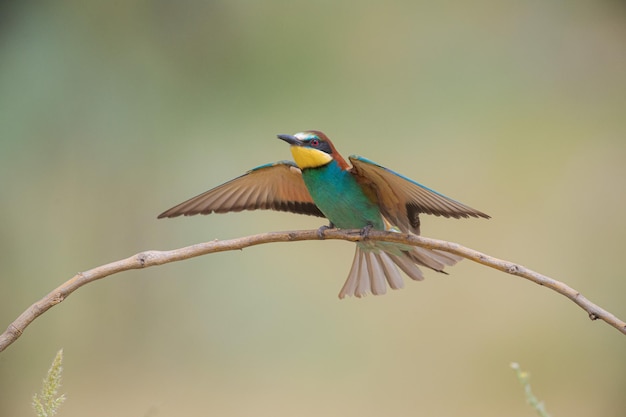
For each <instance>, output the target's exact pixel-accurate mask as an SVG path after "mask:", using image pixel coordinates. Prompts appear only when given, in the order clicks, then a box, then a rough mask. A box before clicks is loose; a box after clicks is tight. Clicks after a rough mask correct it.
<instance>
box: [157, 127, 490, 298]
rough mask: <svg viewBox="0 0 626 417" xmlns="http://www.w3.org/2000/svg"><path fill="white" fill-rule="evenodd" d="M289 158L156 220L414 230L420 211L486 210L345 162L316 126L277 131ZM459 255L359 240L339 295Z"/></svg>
mask: <svg viewBox="0 0 626 417" xmlns="http://www.w3.org/2000/svg"><path fill="white" fill-rule="evenodd" d="M277 138H278V139H281V140H283V141H285V142H287V143H288V144H289V145H290V149H291V154H292V156H293V159H294V161H295V162H292V161H287V160H283V161H279V162H274V163H269V164H265V165H261V166H259V167H256V168H253V169H251V170H249V171H247V172H246V173H245V174H243V175H241V176H239V177H237V178H235V179H233V180H230V181H228V182H226V183H224V184H222V185H219V186H217V187H215V188H213V189H211V190H209V191H206V192H204V193H202V194H200V195H198V196H196V197H193V198H191V199H189V200H187V201H184V202H183V203H180V204H178V205H176V206H174V207H172V208H170V209H169V210H166V211H165V212H163V213H161V214H160V215H159V216H158V218H159V219H161V218H172V217H178V216H181V215H183V216H192V215H196V214H211V213H226V212H240V211H243V210H257V209H265V210H276V211H283V212H291V213H296V214H303V215H310V216H317V217H324V218H326V219H327V220H328V221H329V224H328V225H324V226H322V227H321V228H320V229H319V230H320V232H322V231H323V230H324V229H326V228H338V229H361V230H362V232H363V233H364V234H365V235H366V234H367V232H368V231H369V230H385V231H392V232H398V233H406V234H413V235H419V234H420V218H419V215H420V214H430V215H435V216H443V217H447V218H456V219H459V218H468V217H475V218H485V219H489V218H490V216H489V215H487V214H485V213H483V212H481V211H478V210H476V209H473V208H471V207H469V206H467V205H465V204H463V203H460V202H459V201H456V200H453V199H451V198H449V197H446V196H445V195H443V194H441V193H438V192H437V191H434V190H432V189H430V188H428V187H426V186H424V185H422V184H420V183H418V182H416V181H413V180H411V179H409V178H408V177H405V176H404V175H401V174H399V173H397V172H395V171H392V170H391V169H388V168H385V167H383V166H382V165H379V164H377V163H375V162H373V161H371V160H369V159H367V158H364V157H361V156H358V155H351V156H349V157H348V160H349V162H348V161H346V160H345V159H344V158H343V157H342V156H341V154H339V152H338V151H337V149H336V148H335V146H334V145H333V143H332V142H331V140H330V139H329V138H328V137H327V136H326V135H325V134H324V133H322V132H321V131H318V130H307V131H303V132H299V133H296V134H294V135H287V134H279V135H277ZM461 259H462V258H461V257H459V256H457V255H454V254H450V253H447V252H443V251H438V250H434V249H426V248H421V247H414V246H409V245H405V244H398V243H391V242H380V241H374V240H369V239H363V240H361V241H359V242H356V251H355V255H354V259H353V261H352V267H351V269H350V272H349V274H348V278H347V279H346V281H345V284H344V285H343V287H342V288H341V291H340V292H339V298H340V299H342V298H344V297H346V296H355V297H359V298H360V297H363V296H365V295H367V294H369V293H371V294H374V295H382V294H385V293H386V292H387V285H388V286H389V287H390V288H391V289H394V290H395V289H400V288H403V287H404V280H403V278H402V276H401V274H400V272H399V271H400V270H401V271H403V272H404V273H405V274H406V275H407V276H408V277H409V278H411V279H413V280H415V281H421V280H423V279H424V275H423V273H422V270H421V269H420V266H422V267H426V268H429V269H432V270H434V271H437V272H440V273H444V274H447V272H445V271H444V268H445V267H446V266H452V265H454V264H456V263H457V262H458V261H460V260H461Z"/></svg>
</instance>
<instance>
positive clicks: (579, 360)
mask: <svg viewBox="0 0 626 417" xmlns="http://www.w3.org/2000/svg"><path fill="white" fill-rule="evenodd" d="M625 40H626V7H624V4H623V3H621V2H617V1H582V0H579V1H555V2H514V1H505V2H501V1H495V0H484V1H478V2H430V1H408V0H406V1H386V2H376V1H360V2H357V1H350V2H334V1H318V2H308V1H291V2H289V1H264V2H258V1H245V0H230V1H198V0H194V1H192V0H185V1H178V2H173V1H163V0H160V1H157V0H153V1H140V0H136V1H126V2H119V1H118V2H107V1H89V2H80V1H70V0H65V1H63V0H60V1H55V2H45V1H44V2H29V1H25V2H13V3H11V2H7V3H2V5H0V191H1V194H0V195H1V200H0V201H1V220H0V249H1V258H0V259H1V261H0V318H1V319H2V323H0V325H1V326H2V329H4V328H5V326H6V325H8V324H9V323H10V322H11V321H13V320H14V319H15V318H16V317H17V316H18V315H19V314H20V313H21V312H22V311H23V310H24V309H25V308H26V307H28V306H29V305H30V304H31V303H33V302H34V301H36V300H38V299H39V298H40V297H42V296H43V295H45V294H46V293H48V292H49V291H50V290H51V289H53V288H54V287H56V286H57V285H59V284H60V283H62V282H63V281H65V280H66V279H68V278H70V277H71V276H72V275H73V274H75V273H76V272H77V271H82V270H86V269H89V268H92V267H95V266H98V265H101V264H103V263H106V262H110V261H113V260H117V259H121V258H125V257H127V256H130V255H132V254H134V253H136V252H139V251H142V250H147V249H172V248H177V247H180V246H185V245H189V244H193V243H196V242H202V241H208V240H212V239H215V238H219V239H226V238H233V237H239V236H245V235H249V234H253V233H258V232H264V231H271V230H290V229H300V228H316V227H318V226H320V225H321V224H323V222H321V221H320V220H319V219H314V218H308V217H304V216H302V217H300V216H295V215H290V214H284V213H282V214H281V213H272V212H246V213H237V214H226V215H213V216H208V217H202V216H199V217H192V218H178V219H168V220H159V221H157V220H156V216H157V214H159V213H160V212H162V211H163V210H165V209H167V208H169V207H171V206H173V205H174V204H176V203H179V202H181V201H183V200H185V199H187V198H189V197H192V196H194V195H196V194H198V193H200V192H202V191H205V190H207V189H209V188H211V187H213V186H215V185H217V184H220V183H222V182H224V181H226V180H228V179H231V178H233V177H235V176H238V175H240V174H242V173H243V172H244V171H245V170H247V169H249V168H252V167H255V166H257V165H260V164H263V163H266V162H272V161H276V160H281V159H289V158H291V155H290V153H289V149H288V147H287V146H286V145H285V144H284V143H282V142H279V141H278V140H276V139H275V134H277V133H294V132H297V131H302V130H306V129H319V130H323V131H324V132H326V133H327V134H328V135H329V136H330V137H331V138H332V139H333V140H334V141H335V144H336V145H337V147H338V149H339V150H340V152H342V153H343V154H344V155H346V156H347V155H349V154H351V153H358V154H360V155H363V156H366V157H368V158H371V159H373V160H375V161H377V162H379V163H381V164H383V165H386V166H389V167H391V168H393V169H395V170H397V171H399V172H401V173H403V174H405V175H408V176H409V177H411V178H413V179H415V180H418V181H420V182H422V183H424V184H426V185H428V186H430V187H433V188H434V189H436V190H438V191H440V192H443V193H445V194H447V195H449V196H451V197H454V198H456V199H459V200H460V201H463V202H464V203H466V204H468V205H470V206H473V207H475V208H477V209H479V210H483V211H485V212H487V213H489V214H490V215H492V216H493V218H492V219H491V220H489V221H486V220H463V221H457V220H446V219H440V218H436V217H428V216H424V217H423V218H422V231H423V234H424V235H425V236H428V237H434V238H440V239H445V240H451V241H455V242H459V243H461V244H463V245H466V246H469V247H472V248H474V249H477V250H480V251H483V252H485V253H488V254H491V255H493V256H496V257H500V258H504V259H508V260H511V261H515V262H519V263H521V264H523V265H525V266H528V267H530V268H532V269H535V270H537V271H540V272H542V273H545V274H548V275H550V276H553V277H554V278H557V279H561V280H563V281H565V282H567V283H568V284H569V285H571V286H573V287H574V288H576V289H578V290H580V291H581V292H582V293H583V294H584V295H586V296H587V297H588V298H590V299H591V300H592V301H594V302H596V303H598V304H599V305H601V306H603V307H604V308H606V309H608V310H610V311H611V312H613V313H614V314H616V315H617V316H619V317H621V318H622V319H623V318H626V303H625V301H626V280H625V278H624V272H623V266H622V263H621V260H622V259H623V258H624V249H625V245H624V237H625V236H626V220H625V219H624V213H625V211H626V191H625V187H626V185H625V184H626V163H625V158H626V47H625ZM353 250H354V247H353V245H352V244H349V243H346V242H338V241H332V242H331V241H329V242H301V243H292V244H272V245H264V246H259V247H255V248H250V249H246V250H244V251H237V252H228V253H220V254H214V255H210V256H205V257H201V258H196V259H193V260H189V261H185V262H181V263H175V264H169V265H165V266H161V267H156V268H151V269H147V270H142V271H132V272H127V273H123V274H120V275H116V276H113V277H110V278H107V279H105V280H102V281H99V282H96V283H93V284H91V285H88V286H86V287H84V288H82V289H80V290H79V291H78V292H76V293H75V294H73V295H72V296H71V297H70V298H69V299H67V300H66V301H65V302H64V303H62V304H61V305H59V306H57V307H55V308H53V309H52V310H50V311H48V312H47V313H46V314H45V315H44V316H42V317H40V318H39V319H38V320H36V321H35V322H34V323H33V324H32V325H31V326H30V327H29V328H28V329H27V331H26V332H25V333H24V335H23V336H22V337H21V338H20V339H19V340H18V341H17V342H16V343H15V344H13V345H12V346H10V347H9V348H8V349H7V350H6V351H5V352H4V353H2V354H0V415H1V416H28V415H33V413H32V410H30V401H31V396H32V394H33V393H34V392H36V391H37V390H39V387H40V383H41V379H42V377H43V376H44V375H45V372H46V370H47V369H48V366H49V364H50V363H51V361H52V359H53V357H54V354H55V353H56V351H57V350H58V349H60V348H64V350H65V373H64V387H63V392H65V393H66V394H67V397H68V400H67V402H66V403H65V404H64V405H63V407H62V408H61V414H60V415H63V416H86V415H88V416H92V417H98V416H198V415H202V416H210V415H218V416H242V415H250V416H282V415H286V416H287V415H288V416H319V415H331V416H334V415H337V416H338V415H341V416H382V415H394V416H444V415H445V416H486V417H489V416H494V417H495V416H513V415H515V416H530V415H533V411H532V410H530V409H529V408H528V407H527V406H526V405H525V403H524V399H523V393H522V390H521V388H520V387H519V386H518V383H517V381H516V379H515V376H514V374H513V371H512V370H511V369H510V368H509V363H510V362H512V361H517V362H520V364H521V365H522V368H523V369H526V370H530V371H531V373H532V376H533V378H532V381H531V382H532V384H533V389H534V390H535V392H536V393H537V395H538V396H539V397H540V398H541V399H543V400H545V401H546V403H547V408H548V410H549V411H550V412H551V413H552V414H553V415H554V416H589V415H594V416H617V415H624V414H625V413H626V411H625V410H626V396H625V395H624V392H625V391H626V354H625V353H626V338H625V337H624V336H623V335H621V334H620V333H618V332H617V331H616V330H615V329H613V328H611V327H609V326H608V325H606V324H604V323H602V322H591V321H590V320H589V319H588V318H587V316H586V314H585V312H584V311H582V310H581V309H579V308H578V307H576V306H575V305H574V304H573V303H572V302H570V301H568V300H567V299H565V298H564V297H562V296H560V295H558V294H556V293H554V292H552V291H550V290H548V289H545V288H541V287H539V286H536V285H534V284H532V283H530V282H527V281H525V280H523V279H521V278H517V277H512V276H508V275H505V274H503V273H499V272H496V271H493V270H490V269H487V268H485V267H482V266H479V265H477V264H473V263H471V262H469V261H465V262H463V263H461V264H460V265H458V266H456V267H454V268H453V269H452V270H451V271H450V272H451V275H450V276H439V275H437V274H435V273H432V272H427V279H426V280H425V281H424V282H422V283H415V282H407V285H406V289H404V290H402V291H394V292H391V293H389V294H387V295H386V296H384V297H367V298H365V299H361V300H358V299H347V300H343V301H339V300H338V299H337V293H338V292H339V289H340V288H341V285H342V284H343V282H344V280H345V278H346V276H347V273H348V270H349V268H350V263H351V261H352V255H353Z"/></svg>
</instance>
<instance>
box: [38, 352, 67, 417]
mask: <svg viewBox="0 0 626 417" xmlns="http://www.w3.org/2000/svg"><path fill="white" fill-rule="evenodd" d="M62 373H63V349H61V350H59V351H58V352H57V354H56V356H55V357H54V360H53V361H52V366H50V369H49V370H48V375H47V376H46V377H45V378H44V380H43V385H42V387H41V393H40V394H35V395H33V408H34V409H35V412H36V413H37V417H52V416H53V415H55V414H56V413H57V410H58V409H59V407H60V406H61V404H63V402H64V401H65V394H61V395H59V396H57V393H58V392H59V388H61V374H62Z"/></svg>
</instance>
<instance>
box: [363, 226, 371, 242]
mask: <svg viewBox="0 0 626 417" xmlns="http://www.w3.org/2000/svg"><path fill="white" fill-rule="evenodd" d="M373 228H374V226H372V225H371V224H368V225H367V226H365V227H364V228H362V229H361V237H362V238H363V240H367V239H368V238H369V235H370V230H372V229H373Z"/></svg>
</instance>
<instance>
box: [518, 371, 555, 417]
mask: <svg viewBox="0 0 626 417" xmlns="http://www.w3.org/2000/svg"><path fill="white" fill-rule="evenodd" d="M511 368H513V370H514V371H515V374H516V375H517V380H518V381H519V382H520V384H522V387H524V394H525V395H526V402H527V403H528V405H530V406H531V407H532V408H534V409H535V411H536V412H537V414H539V415H540V416H541V417H550V414H548V412H547V411H546V406H545V404H544V403H543V402H542V401H539V399H537V397H535V394H533V392H532V391H531V390H530V374H528V372H524V371H522V370H521V368H520V366H519V364H518V363H517V362H512V363H511Z"/></svg>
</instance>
